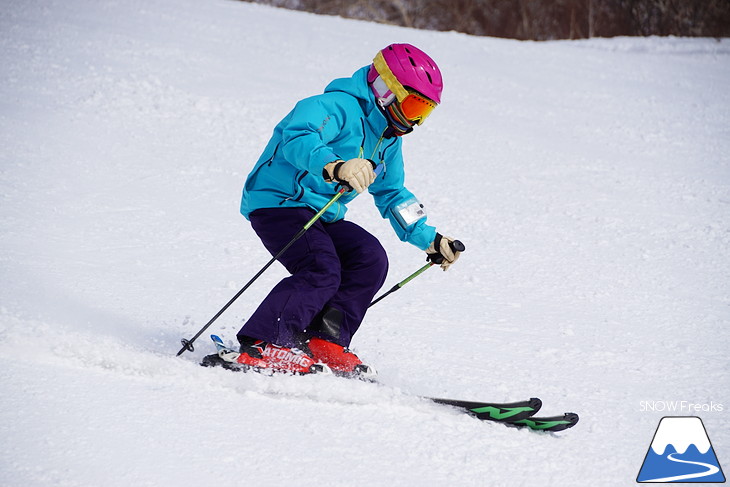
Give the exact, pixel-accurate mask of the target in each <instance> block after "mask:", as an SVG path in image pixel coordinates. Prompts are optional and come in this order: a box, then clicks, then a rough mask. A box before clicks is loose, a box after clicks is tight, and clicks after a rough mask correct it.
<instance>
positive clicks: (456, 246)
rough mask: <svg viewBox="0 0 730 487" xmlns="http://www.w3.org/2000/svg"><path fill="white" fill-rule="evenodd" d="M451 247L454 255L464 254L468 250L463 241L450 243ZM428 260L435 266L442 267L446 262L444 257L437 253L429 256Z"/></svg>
mask: <svg viewBox="0 0 730 487" xmlns="http://www.w3.org/2000/svg"><path fill="white" fill-rule="evenodd" d="M449 247H450V248H451V251H452V252H454V253H456V252H463V251H465V250H466V246H465V245H464V244H463V243H462V242H461V240H454V241H453V242H449ZM427 260H429V261H430V262H432V263H433V264H436V265H441V264H442V263H443V262H444V256H443V255H441V254H440V253H438V252H437V253H435V254H429V255H428V257H427Z"/></svg>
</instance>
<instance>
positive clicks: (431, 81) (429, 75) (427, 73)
mask: <svg viewBox="0 0 730 487" xmlns="http://www.w3.org/2000/svg"><path fill="white" fill-rule="evenodd" d="M426 76H428V82H429V83H431V84H433V80H432V79H431V74H430V73H429V72H428V71H426Z"/></svg>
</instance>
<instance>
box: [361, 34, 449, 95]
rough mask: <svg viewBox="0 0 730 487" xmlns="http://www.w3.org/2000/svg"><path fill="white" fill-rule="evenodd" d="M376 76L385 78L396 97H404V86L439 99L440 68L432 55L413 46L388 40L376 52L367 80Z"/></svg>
mask: <svg viewBox="0 0 730 487" xmlns="http://www.w3.org/2000/svg"><path fill="white" fill-rule="evenodd" d="M391 74H392V76H391ZM378 76H380V77H381V78H382V79H383V81H385V84H386V85H387V86H388V88H389V89H390V91H391V92H393V93H394V94H395V95H396V97H397V98H398V101H402V99H403V98H405V95H404V94H403V91H405V90H403V88H410V89H411V90H415V91H417V92H419V93H420V94H422V95H423V96H425V97H428V98H429V99H431V100H433V101H434V102H436V103H441V91H442V90H443V87H444V83H443V80H442V78H441V71H440V70H439V68H438V66H437V65H436V63H435V62H434V61H433V59H431V57H430V56H429V55H428V54H426V53H425V52H423V51H421V50H420V49H419V48H417V47H416V46H413V45H411V44H391V45H389V46H388V47H386V48H385V49H383V50H382V51H380V52H378V54H377V55H376V56H375V59H374V60H373V65H372V66H371V67H370V72H369V74H368V82H370V83H372V82H373V81H374V80H375V79H376V78H377V77H378ZM401 90H403V91H401ZM399 92H400V93H399Z"/></svg>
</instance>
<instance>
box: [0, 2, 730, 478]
mask: <svg viewBox="0 0 730 487" xmlns="http://www.w3.org/2000/svg"><path fill="white" fill-rule="evenodd" d="M391 42H410V43H413V44H415V45H417V46H419V47H421V48H422V49H424V50H425V51H426V52H428V53H430V54H431V55H432V56H433V58H434V59H436V61H437V62H438V63H439V65H440V66H441V68H442V71H443V73H444V79H445V83H446V88H445V91H444V96H443V103H442V106H440V107H439V108H438V109H437V110H436V111H435V112H434V114H433V115H432V116H431V117H430V118H429V120H428V121H427V123H426V124H424V125H423V126H421V127H418V128H417V129H416V131H415V132H414V133H413V134H411V135H408V136H407V137H406V139H405V140H404V147H405V149H404V152H405V157H406V161H407V162H406V166H407V167H406V170H407V180H406V182H407V186H408V187H409V189H411V190H412V191H413V192H414V193H415V194H416V195H418V197H419V198H420V200H421V201H422V202H423V203H424V204H425V205H426V208H427V210H428V212H429V222H431V223H432V224H434V225H435V226H436V227H437V228H438V229H439V231H441V233H444V234H446V235H450V236H453V237H456V238H459V239H460V240H462V241H463V242H464V243H465V244H466V247H467V250H466V252H464V254H463V256H462V258H461V259H460V260H459V262H458V263H457V264H456V265H454V266H453V267H452V269H450V270H449V271H448V272H446V273H444V272H440V271H439V270H438V269H432V270H429V271H428V272H426V273H424V274H423V275H422V276H420V277H418V278H417V279H415V280H414V281H412V282H411V283H409V284H408V285H407V286H406V287H404V288H403V289H401V290H400V291H399V292H398V293H395V294H393V295H392V296H389V297H388V298H387V299H385V300H383V301H382V302H381V303H378V305H377V306H375V307H373V308H372V310H371V311H370V313H369V314H368V315H367V317H366V319H365V322H364V324H363V326H362V328H361V331H360V333H359V334H358V335H357V336H356V337H355V340H354V342H353V347H354V349H355V350H356V352H357V353H358V354H359V355H360V356H361V357H362V358H363V359H365V360H366V361H368V362H370V363H372V364H373V365H375V366H376V367H377V369H378V370H379V371H380V380H381V382H382V383H383V384H384V385H381V386H378V385H373V384H365V383H360V382H353V381H346V380H343V379H336V378H331V377H300V378H293V377H282V376H279V377H264V376H259V375H255V374H232V373H230V372H227V371H224V370H210V369H205V368H203V367H199V366H198V365H197V363H198V361H199V360H200V359H201V358H202V357H203V356H204V355H205V354H208V353H212V352H213V346H212V344H211V343H210V341H209V340H208V339H207V334H206V335H204V336H203V337H201V339H199V340H198V341H197V342H196V348H195V352H193V353H190V352H188V353H185V354H183V355H182V356H181V357H179V358H177V357H175V353H176V352H177V350H178V349H179V348H180V339H181V338H183V337H191V336H192V335H194V334H195V332H197V331H198V330H199V329H200V328H201V327H202V326H203V325H204V324H205V323H206V322H207V321H208V320H209V319H210V318H211V317H212V316H213V315H214V314H215V312H216V311H218V309H220V307H221V306H222V305H223V304H225V303H226V302H227V301H228V300H229V299H230V298H231V297H232V296H233V295H234V294H235V292H236V291H237V290H238V289H239V288H240V287H241V286H242V285H243V284H245V283H246V282H247V281H248V280H249V279H250V278H251V276H253V275H254V274H255V272H256V271H257V270H258V269H259V268H260V267H261V266H263V264H265V263H266V261H267V260H268V259H269V257H270V256H269V254H267V253H266V251H265V249H264V248H263V246H262V245H261V244H260V242H259V240H258V239H257V238H256V236H255V234H254V233H253V231H252V230H251V228H250V226H249V224H248V223H247V222H246V221H245V219H244V218H243V217H242V216H240V214H239V213H238V204H239V197H240V191H241V187H242V184H243V181H244V179H245V177H246V175H247V173H248V171H249V170H250V169H251V167H252V166H253V163H254V161H255V160H256V159H257V157H258V155H259V153H260V151H261V150H262V149H263V147H264V145H265V143H266V141H267V140H268V137H269V135H270V134H271V130H272V129H273V127H274V125H275V124H276V123H277V122H278V121H279V120H280V119H281V118H282V117H283V116H284V115H285V114H286V113H287V112H288V111H289V110H290V109H291V107H292V106H293V104H294V103H295V102H296V101H297V100H298V99H300V98H302V97H305V96H309V95H312V94H316V93H320V92H321V91H322V90H323V88H324V86H325V85H326V84H327V83H328V82H329V81H330V80H331V79H333V78H337V77H345V76H349V75H351V74H352V73H353V72H354V71H355V70H356V69H358V68H360V67H361V66H363V65H366V64H368V63H369V62H370V60H371V59H372V57H373V55H374V54H375V52H377V50H378V49H380V48H382V47H384V46H385V45H387V44H389V43H391ZM729 86H730V43H729V42H728V40H727V39H723V40H714V39H678V38H648V39H628V38H617V39H596V40H589V41H575V42H568V41H560V42H545V43H532V42H518V41H512V40H500V39H490V38H478V37H470V36H466V35H462V34H458V33H438V32H426V31H416V30H409V29H403V28H397V27H392V26H384V25H377V24H372V23H366V22H358V21H352V20H343V19H340V18H334V17H321V16H315V15H311V14H305V13H296V12H290V11H285V10H277V9H273V8H269V7H262V6H258V5H252V4H246V3H241V2H233V1H224V0H207V1H201V0H127V1H123V2H120V1H115V0H6V1H4V2H3V6H2V8H0V147H1V148H2V149H1V150H0V278H1V279H2V285H1V286H0V485H3V486H7V487H25V486H101V485H104V486H131V485H134V486H172V485H174V486H184V485H185V486H187V485H190V486H193V485H216V484H221V485H277V486H283V485H286V486H289V485H291V486H319V487H323V486H376V485H388V486H415V485H419V486H485V485H489V486H506V487H514V486H548V485H549V486H560V487H566V486H580V487H584V486H619V485H631V484H633V483H634V481H635V480H634V479H635V478H636V475H637V473H638V471H639V468H640V467H641V462H642V460H643V458H644V456H645V455H646V452H647V449H648V447H649V445H650V443H651V440H652V437H653V434H654V432H655V430H656V427H657V425H658V422H659V419H660V418H661V417H662V416H665V415H696V416H700V417H702V420H703V422H704V424H705V426H706V428H707V432H708V434H709V437H710V439H711V441H712V442H713V446H714V448H715V451H716V452H717V455H718V458H719V460H720V463H721V464H723V465H730V435H729V434H728V432H729V431H730V420H728V410H730V387H728V386H730V380H729V379H730V368H729V364H728V348H729V347H730V326H729V325H730V89H728V87H729ZM349 217H350V219H351V220H353V221H356V222H358V223H359V224H361V225H362V226H364V227H365V228H367V229H368V230H369V231H371V232H372V233H373V234H375V235H376V236H377V237H378V238H379V239H380V240H381V241H382V243H383V245H384V246H385V248H386V249H387V251H388V253H389V256H390V264H391V267H390V273H389V277H388V281H387V282H386V286H385V288H384V289H388V288H390V287H391V286H392V285H393V284H395V283H396V282H398V281H400V280H402V279H403V278H405V277H406V276H408V275H409V274H411V273H412V272H414V271H415V270H417V269H418V268H419V267H421V266H422V265H423V262H424V254H423V253H422V252H421V251H420V250H418V249H416V248H415V247H412V246H410V245H408V244H404V243H401V242H400V241H398V240H397V238H396V237H395V235H394V233H393V232H392V230H391V228H390V226H389V224H388V223H387V222H386V221H385V220H382V219H381V218H380V216H379V215H378V213H377V211H376V210H375V208H374V205H373V204H372V198H371V197H370V196H369V195H362V196H360V197H359V198H358V199H357V200H356V201H355V202H354V203H353V205H352V207H351V211H350V213H349ZM285 275H286V274H285V271H284V269H283V268H282V267H281V266H280V265H278V264H276V265H275V266H273V267H272V268H271V269H269V270H268V271H267V272H266V273H265V274H264V275H263V276H262V277H261V278H260V279H259V280H258V281H257V282H256V283H255V284H254V286H252V287H251V288H250V289H249V290H248V291H247V292H246V293H245V294H244V295H243V296H242V297H241V298H240V299H239V300H238V301H237V302H236V303H235V304H234V305H233V306H232V307H231V308H230V309H229V310H228V311H227V312H226V313H225V314H224V315H223V316H222V317H221V318H220V319H219V320H218V321H217V322H216V323H215V324H214V325H213V326H212V327H211V329H210V332H214V333H217V334H219V335H221V336H222V337H223V338H224V339H225V340H226V341H229V342H232V341H233V340H234V335H235V332H236V331H237V330H238V328H239V327H240V326H241V324H242V323H243V322H244V321H245V320H246V317H247V316H249V315H250V313H251V312H252V311H253V310H254V309H255V307H256V305H257V303H258V302H260V300H261V299H262V298H263V296H265V294H266V293H267V291H268V290H269V289H270V288H271V287H272V286H273V285H274V284H275V283H276V282H277V281H278V280H279V279H281V278H282V277H283V276H285ZM419 395H430V396H444V397H455V398H462V399H473V400H477V399H481V400H491V401H511V400H517V399H523V398H528V397H531V396H539V397H541V398H542V399H543V402H544V407H543V412H544V413H545V414H558V413H562V412H564V411H575V412H577V413H579V414H580V415H581V421H580V423H579V424H578V425H577V426H576V427H575V428H573V429H571V430H568V431H565V432H562V433H554V434H545V433H536V432H530V431H525V430H516V429H512V428H506V427H504V426H502V425H498V424H489V423H482V422H479V421H478V420H475V419H473V418H470V417H468V416H465V415H462V414H459V413H457V412H455V411H453V410H451V409H449V408H446V407H442V406H438V405H435V404H431V403H428V402H426V401H423V400H421V399H418V396H419ZM672 405H674V406H675V407H676V406H677V405H678V407H679V409H676V410H674V411H671V410H668V408H671V407H672Z"/></svg>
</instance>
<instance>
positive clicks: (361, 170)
mask: <svg viewBox="0 0 730 487" xmlns="http://www.w3.org/2000/svg"><path fill="white" fill-rule="evenodd" d="M442 87H443V84H442V79H441V72H440V71H439V68H438V66H437V65H436V63H435V62H434V61H433V60H432V59H431V58H430V57H429V56H428V55H427V54H426V53H424V52H423V51H421V50H420V49H418V48H416V47H415V46H412V45H410V44H392V45H390V46H388V47H386V48H385V49H383V50H381V51H379V52H378V53H377V55H376V56H375V59H374V61H373V63H372V64H371V65H369V66H365V67H363V68H361V69H359V70H358V71H356V72H355V73H354V74H353V75H352V77H350V78H342V79H336V80H334V81H332V82H331V83H330V84H329V85H328V86H327V88H326V89H325V91H324V93H323V94H321V95H316V96H312V97H309V98H305V99H304V100H301V101H300V102H299V103H297V104H296V106H295V107H294V109H293V110H292V111H291V112H290V113H289V114H288V115H287V116H286V117H285V118H284V119H283V120H282V121H281V122H280V123H279V124H278V125H277V126H276V128H275V129H274V134H273V136H272V137H271V140H270V141H269V143H268V145H267V146H266V149H265V150H264V152H263V154H262V155H261V157H260V158H259V160H258V162H257V163H256V165H255V166H254V168H253V170H252V171H251V173H250V174H249V175H248V178H247V179H246V183H245V185H244V189H243V197H242V201H241V213H242V214H243V215H244V216H245V217H246V218H247V219H248V220H249V221H250V222H251V226H252V227H253V229H254V231H255V232H256V234H257V235H258V236H259V238H260V239H261V241H262V242H263V244H264V246H265V247H266V249H267V250H268V251H269V252H271V254H272V255H276V253H278V252H279V251H280V250H281V249H282V248H284V246H285V245H286V244H287V243H288V242H289V241H290V240H291V239H292V236H294V235H295V234H296V233H297V232H298V231H300V230H301V229H302V228H303V227H304V225H306V224H307V222H309V221H310V219H312V218H313V216H314V215H315V214H316V213H317V212H318V211H319V210H320V209H322V208H323V207H324V206H325V205H326V204H327V203H328V202H329V201H330V200H331V198H332V197H333V196H334V195H335V194H336V193H337V191H338V188H340V187H342V186H341V185H346V187H348V188H349V189H350V191H348V192H347V193H345V194H344V195H343V196H342V197H341V198H340V199H339V200H338V201H337V202H335V203H334V204H333V205H332V206H331V207H330V208H329V209H328V210H327V211H326V212H325V213H324V214H323V215H322V216H321V218H319V219H318V220H317V221H316V223H314V224H313V225H312V226H311V227H309V228H308V230H307V231H306V233H305V234H304V235H303V236H302V237H301V238H300V239H298V240H296V241H295V243H294V244H293V245H292V246H291V247H290V248H289V249H288V250H287V251H286V252H284V254H283V255H282V256H281V257H280V258H279V261H280V262H281V264H283V265H284V267H285V268H286V269H287V270H288V271H289V272H290V273H291V276H290V277H287V278H285V279H283V280H282V281H281V282H279V283H278V284H277V285H276V286H275V287H274V288H273V289H272V290H271V292H270V293H269V295H268V296H267V297H266V298H265V299H264V301H263V302H262V303H261V305H260V306H259V307H258V309H256V311H255V312H254V313H253V314H252V315H251V317H250V318H249V319H248V320H247V322H246V323H245V324H244V326H243V327H242V328H241V330H240V331H239V332H238V334H237V338H238V341H239V343H240V350H239V351H240V353H241V355H240V357H239V358H238V362H239V363H243V364H246V365H250V366H254V367H261V368H271V369H275V370H284V371H290V372H303V373H306V372H308V371H310V370H312V369H311V367H312V365H313V364H314V363H324V364H326V365H327V366H329V368H330V369H332V370H333V371H334V372H335V373H339V374H342V375H350V374H363V375H368V374H373V373H374V371H373V370H372V369H371V368H370V367H369V366H366V365H364V364H362V362H361V360H360V359H359V358H358V357H357V356H356V355H355V354H354V353H352V352H351V351H350V350H348V348H347V347H348V346H349V345H350V341H351V340H352V336H353V335H354V334H355V332H356V331H357V329H358V327H359V326H360V323H361V322H362V320H363V317H364V315H365V311H366V309H367V307H368V304H369V303H370V301H371V300H372V298H373V296H374V295H375V293H376V292H377V291H378V289H380V287H381V286H382V285H383V283H384V281H385V276H386V273H387V270H388V260H387V256H386V254H385V250H384V249H383V247H382V246H381V245H380V242H379V241H378V240H377V239H376V238H375V237H374V236H373V235H371V234H370V233H368V232H367V231H365V230H364V229H363V228H361V227H359V226H358V225H356V224H354V223H352V222H350V221H347V220H344V216H345V212H346V210H347V208H346V204H347V203H348V202H349V201H351V200H352V199H353V198H355V197H356V196H357V195H358V194H360V193H362V192H363V191H364V190H366V189H367V190H368V191H369V192H370V193H371V194H372V195H373V198H374V201H375V204H376V206H377V207H378V209H379V210H380V213H381V215H382V216H383V218H387V219H389V220H390V223H391V224H392V226H393V228H394V230H395V233H396V234H397V235H398V237H399V238H400V239H401V240H402V241H405V242H409V243H411V244H413V245H415V246H416V247H418V248H419V249H421V250H425V251H426V252H427V253H428V254H430V255H434V254H440V256H442V257H443V263H442V264H441V267H442V268H443V269H444V270H446V269H447V268H448V267H449V266H450V265H451V264H453V263H454V262H455V261H456V259H457V258H458V257H459V252H457V251H454V250H453V249H452V247H451V246H450V243H452V242H453V241H454V239H452V238H450V237H444V236H442V235H441V234H439V233H437V232H436V229H435V228H434V227H432V226H430V225H427V224H426V215H425V212H424V210H423V205H421V204H420V203H419V201H418V200H417V199H416V197H415V196H414V195H413V193H411V192H410V191H408V190H407V189H406V188H405V187H404V185H403V184H404V170H403V158H402V154H401V141H402V139H401V136H403V135H405V134H408V133H410V132H411V131H412V130H413V128H414V126H415V125H417V124H418V125H420V124H422V123H423V121H424V120H425V119H426V117H427V116H428V115H429V114H430V113H431V111H432V110H433V109H434V108H435V107H436V106H437V104H438V103H440V101H441V90H442ZM379 166H381V167H379Z"/></svg>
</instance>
